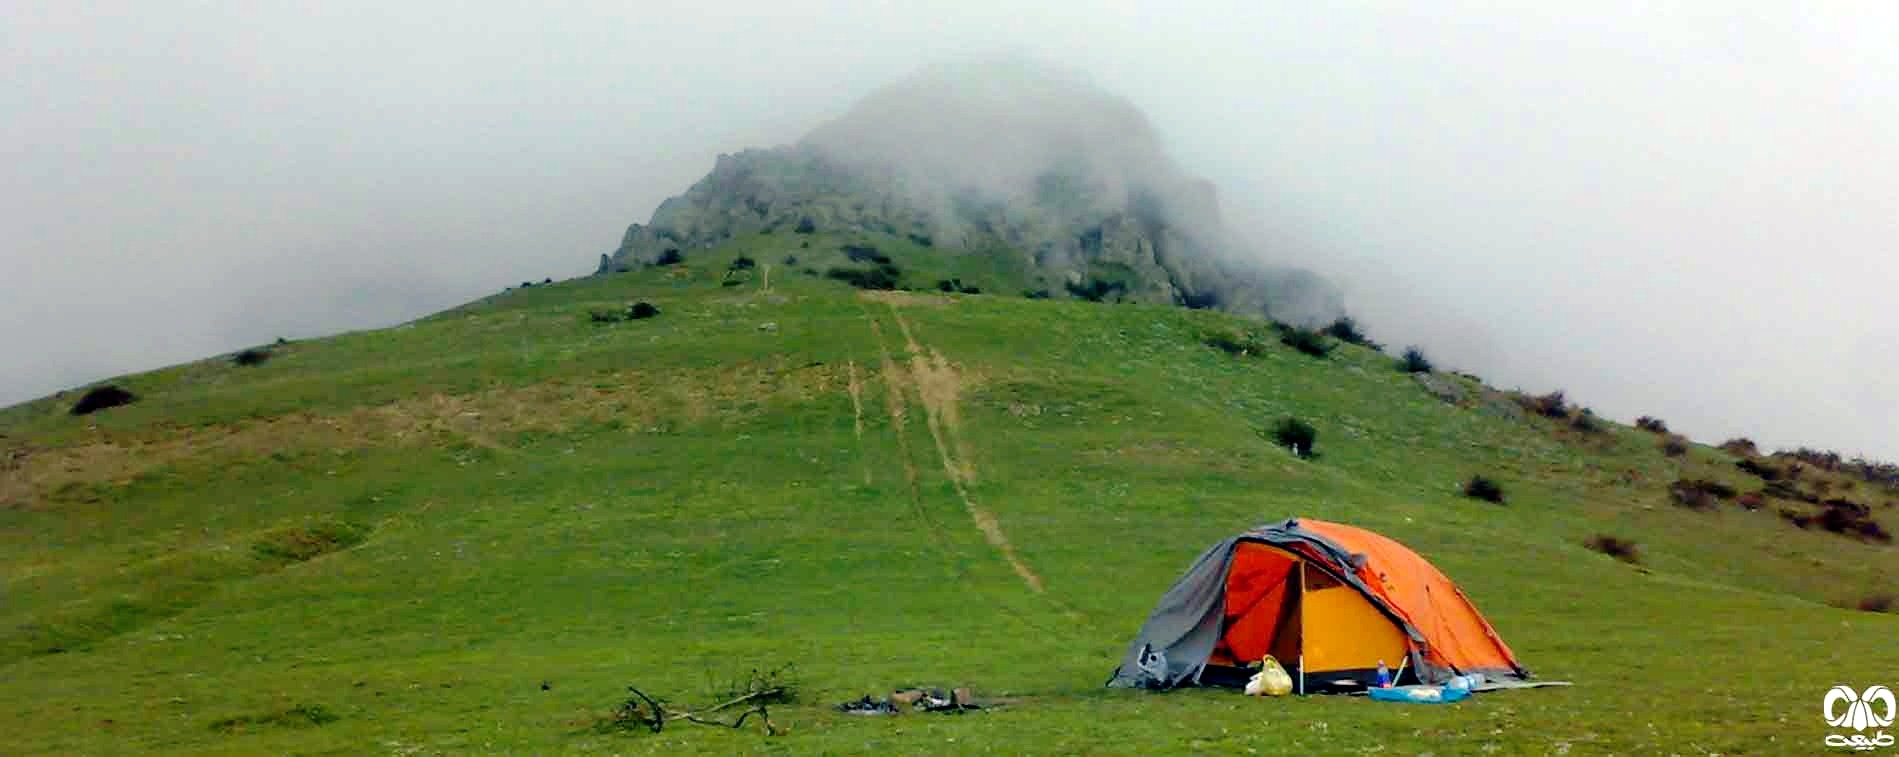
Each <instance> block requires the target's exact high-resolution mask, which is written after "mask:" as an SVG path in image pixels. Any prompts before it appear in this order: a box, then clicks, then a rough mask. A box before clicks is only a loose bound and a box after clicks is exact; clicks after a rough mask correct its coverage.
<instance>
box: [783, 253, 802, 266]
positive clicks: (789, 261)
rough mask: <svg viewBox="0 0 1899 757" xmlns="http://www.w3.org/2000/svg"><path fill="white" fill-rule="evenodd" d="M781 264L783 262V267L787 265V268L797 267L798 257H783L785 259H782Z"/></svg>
mask: <svg viewBox="0 0 1899 757" xmlns="http://www.w3.org/2000/svg"><path fill="white" fill-rule="evenodd" d="M783 262H784V264H785V265H788V266H793V265H797V264H798V256H796V255H786V256H785V259H784V261H783Z"/></svg>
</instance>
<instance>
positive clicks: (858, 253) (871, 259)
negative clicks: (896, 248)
mask: <svg viewBox="0 0 1899 757" xmlns="http://www.w3.org/2000/svg"><path fill="white" fill-rule="evenodd" d="M842 249H843V250H844V257H847V258H850V259H851V262H853V263H877V264H879V265H882V264H885V263H889V262H890V256H889V255H885V254H883V253H881V252H878V251H877V248H876V247H872V246H870V245H867V244H847V245H844V247H843V248H842Z"/></svg>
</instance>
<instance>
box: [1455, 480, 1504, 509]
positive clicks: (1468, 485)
mask: <svg viewBox="0 0 1899 757" xmlns="http://www.w3.org/2000/svg"><path fill="white" fill-rule="evenodd" d="M1464 496H1466V497H1469V498H1471V499H1481V500H1483V501H1485V502H1490V503H1492V504H1498V505H1501V504H1503V485H1502V484H1499V483H1497V482H1496V481H1493V480H1491V479H1489V478H1487V477H1485V476H1482V475H1476V476H1471V477H1470V480H1469V481H1466V482H1464Z"/></svg>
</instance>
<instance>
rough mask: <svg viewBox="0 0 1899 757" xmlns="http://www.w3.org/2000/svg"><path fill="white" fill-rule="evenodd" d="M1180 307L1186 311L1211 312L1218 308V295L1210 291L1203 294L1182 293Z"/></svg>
mask: <svg viewBox="0 0 1899 757" xmlns="http://www.w3.org/2000/svg"><path fill="white" fill-rule="evenodd" d="M1180 305H1181V306H1182V307H1185V308H1187V309H1188V310H1212V309H1214V308H1217V307H1219V306H1220V293H1219V292H1215V291H1212V290H1208V291H1205V292H1182V293H1181V295H1180Z"/></svg>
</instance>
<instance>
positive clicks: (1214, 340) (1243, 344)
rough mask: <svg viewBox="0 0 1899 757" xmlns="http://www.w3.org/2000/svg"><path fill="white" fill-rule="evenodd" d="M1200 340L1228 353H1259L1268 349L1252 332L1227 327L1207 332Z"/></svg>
mask: <svg viewBox="0 0 1899 757" xmlns="http://www.w3.org/2000/svg"><path fill="white" fill-rule="evenodd" d="M1200 342H1201V343H1202V344H1205V345H1207V346H1208V347H1212V348H1214V349H1217V350H1219V351H1221V352H1225V353H1226V354H1228V355H1248V354H1253V355H1257V354H1259V353H1261V352H1265V351H1266V345H1264V344H1261V343H1260V341H1259V339H1258V338H1256V337H1254V336H1253V335H1252V334H1248V333H1244V332H1235V331H1231V330H1225V329H1222V330H1219V331H1208V332H1206V333H1205V334H1204V335H1202V336H1201V337H1200Z"/></svg>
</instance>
